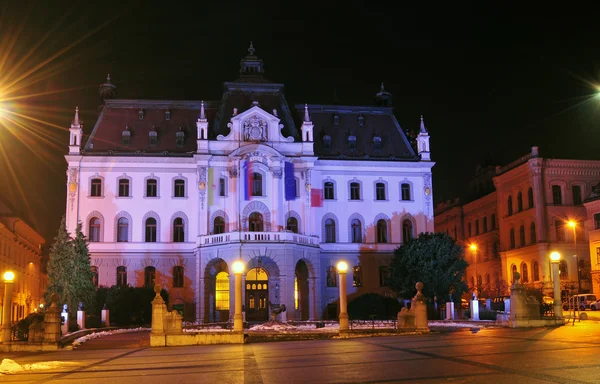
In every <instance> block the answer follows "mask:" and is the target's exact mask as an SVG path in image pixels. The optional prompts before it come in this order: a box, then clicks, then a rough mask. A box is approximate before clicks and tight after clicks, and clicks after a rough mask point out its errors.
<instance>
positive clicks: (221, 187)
mask: <svg viewBox="0 0 600 384" xmlns="http://www.w3.org/2000/svg"><path fill="white" fill-rule="evenodd" d="M219 196H225V178H224V177H221V178H220V179H219Z"/></svg>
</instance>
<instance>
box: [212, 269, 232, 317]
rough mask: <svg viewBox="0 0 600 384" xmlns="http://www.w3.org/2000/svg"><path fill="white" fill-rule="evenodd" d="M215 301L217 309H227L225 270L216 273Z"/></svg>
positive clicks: (227, 292)
mask: <svg viewBox="0 0 600 384" xmlns="http://www.w3.org/2000/svg"><path fill="white" fill-rule="evenodd" d="M215 301H216V303H215V308H216V309H217V311H228V310H229V274H227V272H219V273H217V279H216V285H215Z"/></svg>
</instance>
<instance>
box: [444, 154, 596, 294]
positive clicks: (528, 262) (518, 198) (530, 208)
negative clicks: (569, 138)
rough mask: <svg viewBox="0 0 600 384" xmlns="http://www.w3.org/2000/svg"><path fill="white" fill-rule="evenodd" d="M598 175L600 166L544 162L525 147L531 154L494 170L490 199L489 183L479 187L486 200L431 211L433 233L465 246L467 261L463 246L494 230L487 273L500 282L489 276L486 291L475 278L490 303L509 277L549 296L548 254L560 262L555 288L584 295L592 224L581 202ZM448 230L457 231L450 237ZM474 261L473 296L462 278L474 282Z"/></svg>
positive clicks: (588, 285) (589, 287)
mask: <svg viewBox="0 0 600 384" xmlns="http://www.w3.org/2000/svg"><path fill="white" fill-rule="evenodd" d="M489 169H492V168H489ZM486 174H487V175H490V172H487V173H486ZM599 176H600V161H590V160H565V159H550V158H543V157H540V156H539V151H538V148H537V147H532V150H531V153H529V154H527V155H525V156H523V157H521V158H519V159H517V160H515V161H513V162H512V163H510V164H508V165H506V166H503V167H495V169H494V171H493V173H492V174H491V179H492V180H493V183H494V190H493V191H492V192H490V190H489V183H487V182H484V183H480V184H479V185H484V186H487V191H488V192H489V193H488V194H487V195H485V196H483V197H479V198H475V199H474V200H472V201H470V202H469V203H468V204H464V205H461V204H460V201H455V202H454V203H453V204H449V203H444V204H440V205H438V206H437V207H436V230H438V231H443V232H447V233H449V234H454V235H453V236H454V238H455V239H457V240H459V241H461V242H463V244H464V245H465V252H466V253H467V254H468V253H469V252H470V249H469V245H470V244H472V243H473V244H477V243H480V242H481V240H480V239H479V238H478V236H481V234H482V233H481V232H483V233H488V232H490V231H492V232H493V231H495V234H494V235H493V237H494V239H495V240H494V241H493V244H495V247H496V250H497V251H494V249H493V248H492V254H493V255H492V260H494V262H493V263H492V264H493V265H494V267H493V269H494V270H497V269H499V270H500V271H501V280H502V281H500V282H498V283H496V282H495V281H494V278H493V275H490V283H489V284H488V279H487V276H485V277H484V276H482V277H477V278H476V279H481V280H482V281H483V283H482V285H483V286H484V288H489V290H490V291H491V292H490V294H491V296H493V295H494V294H500V292H501V289H498V290H497V292H494V291H496V290H495V289H494V285H495V286H496V287H502V286H504V287H505V290H504V293H505V294H507V293H508V287H509V286H510V284H511V283H512V281H513V278H512V276H513V274H514V272H519V273H520V274H521V281H522V282H523V283H526V284H531V285H532V286H535V287H536V288H539V289H540V290H543V291H545V292H550V291H551V289H552V285H551V282H552V276H551V268H550V259H549V255H550V253H551V252H554V251H557V252H559V253H560V254H561V255H562V259H561V261H560V265H559V266H560V268H559V269H560V279H561V289H562V290H563V291H564V292H565V293H570V294H573V293H578V292H582V293H584V292H590V291H591V290H592V282H591V278H590V273H589V272H590V249H589V248H590V247H591V245H589V244H588V241H587V234H588V230H589V229H590V227H591V226H592V223H591V221H589V218H588V213H587V212H586V207H584V205H583V202H584V198H585V197H586V196H588V195H590V193H591V192H592V187H593V185H595V183H596V182H597V180H598V178H599ZM590 204H592V202H591V201H590ZM474 206H476V207H478V208H477V209H474ZM589 209H590V208H588V210H589ZM477 211H481V213H480V212H477ZM482 212H486V213H485V214H483V213H482ZM484 220H485V221H486V222H487V224H486V225H485V226H484V224H483V223H484ZM496 221H497V222H496ZM455 227H457V228H460V229H459V230H457V231H456V232H453V231H454V228H455ZM484 227H485V228H484ZM486 229H487V230H486ZM480 230H481V232H480ZM478 233H479V235H478ZM495 252H499V256H500V257H496V256H495V254H494V253H495ZM479 262H481V261H480V260H477V261H475V260H473V259H471V260H470V264H471V265H470V266H469V269H468V271H467V279H468V283H469V285H470V286H471V288H472V289H473V288H474V285H473V280H472V279H471V278H470V277H469V275H470V276H473V273H474V272H473V270H474V265H473V264H475V265H479ZM597 269H599V268H597ZM599 270H600V269H599ZM469 271H471V273H469ZM475 281H479V280H475Z"/></svg>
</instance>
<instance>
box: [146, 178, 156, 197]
mask: <svg viewBox="0 0 600 384" xmlns="http://www.w3.org/2000/svg"><path fill="white" fill-rule="evenodd" d="M157 184H158V183H157V182H156V179H148V180H147V181H146V197H156V191H157Z"/></svg>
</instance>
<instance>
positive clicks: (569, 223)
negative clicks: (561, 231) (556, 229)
mask: <svg viewBox="0 0 600 384" xmlns="http://www.w3.org/2000/svg"><path fill="white" fill-rule="evenodd" d="M567 224H568V225H569V227H571V228H575V227H576V226H577V223H576V222H575V221H573V220H569V221H567Z"/></svg>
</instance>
